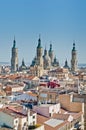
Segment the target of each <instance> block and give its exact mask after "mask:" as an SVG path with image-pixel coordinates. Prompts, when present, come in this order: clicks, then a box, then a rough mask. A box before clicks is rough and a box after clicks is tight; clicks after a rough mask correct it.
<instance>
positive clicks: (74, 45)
mask: <svg viewBox="0 0 86 130" xmlns="http://www.w3.org/2000/svg"><path fill="white" fill-rule="evenodd" d="M75 50H76V49H75V42H73V49H72V51H75Z"/></svg>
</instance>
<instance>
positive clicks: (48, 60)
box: [31, 37, 59, 70]
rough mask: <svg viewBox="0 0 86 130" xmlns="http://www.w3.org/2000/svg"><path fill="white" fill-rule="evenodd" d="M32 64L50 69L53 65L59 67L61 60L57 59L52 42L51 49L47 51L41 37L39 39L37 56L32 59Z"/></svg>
mask: <svg viewBox="0 0 86 130" xmlns="http://www.w3.org/2000/svg"><path fill="white" fill-rule="evenodd" d="M31 66H33V67H34V66H40V67H42V68H43V69H45V70H46V69H50V68H51V67H53V66H54V67H59V62H58V61H57V59H56V57H54V51H53V49H52V44H50V49H49V51H47V49H46V47H45V49H44V54H43V48H42V45H41V39H40V37H39V39H38V46H37V48H36V56H35V58H34V59H33V61H32V64H31Z"/></svg>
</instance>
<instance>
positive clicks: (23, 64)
mask: <svg viewBox="0 0 86 130" xmlns="http://www.w3.org/2000/svg"><path fill="white" fill-rule="evenodd" d="M22 66H25V63H24V58H23V59H22Z"/></svg>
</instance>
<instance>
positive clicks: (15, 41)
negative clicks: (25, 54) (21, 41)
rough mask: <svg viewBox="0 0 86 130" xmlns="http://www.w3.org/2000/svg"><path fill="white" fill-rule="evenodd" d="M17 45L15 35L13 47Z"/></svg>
mask: <svg viewBox="0 0 86 130" xmlns="http://www.w3.org/2000/svg"><path fill="white" fill-rule="evenodd" d="M15 47H16V40H15V37H14V40H13V48H15Z"/></svg>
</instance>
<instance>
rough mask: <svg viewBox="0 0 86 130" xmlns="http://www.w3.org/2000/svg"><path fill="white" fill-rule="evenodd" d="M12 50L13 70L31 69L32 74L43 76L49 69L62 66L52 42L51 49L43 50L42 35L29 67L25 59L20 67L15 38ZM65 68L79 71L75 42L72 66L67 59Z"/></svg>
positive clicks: (72, 52)
mask: <svg viewBox="0 0 86 130" xmlns="http://www.w3.org/2000/svg"><path fill="white" fill-rule="evenodd" d="M11 52H12V55H11V72H16V71H23V70H27V69H29V70H30V73H31V75H36V76H41V75H43V74H44V73H46V72H47V71H49V70H52V69H55V68H58V67H60V66H59V61H58V60H57V58H56V56H55V55H54V51H53V49H52V44H50V47H49V50H47V49H46V47H45V49H44V51H43V47H42V45H41V38H40V36H39V39H38V44H37V47H36V55H35V57H34V59H33V60H32V63H31V65H30V67H29V68H27V67H26V65H25V63H24V59H23V60H22V65H21V66H20V67H18V48H16V41H15V38H14V41H13V47H12V51H11ZM64 68H67V69H70V70H71V71H72V72H76V71H77V51H76V48H75V43H73V49H72V51H71V68H69V66H68V62H67V60H66V61H65V65H64Z"/></svg>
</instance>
